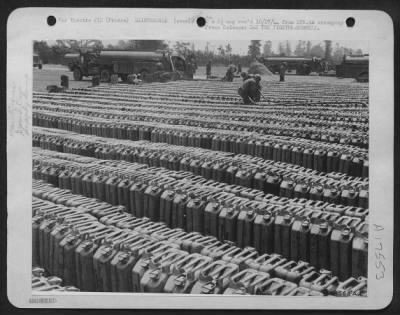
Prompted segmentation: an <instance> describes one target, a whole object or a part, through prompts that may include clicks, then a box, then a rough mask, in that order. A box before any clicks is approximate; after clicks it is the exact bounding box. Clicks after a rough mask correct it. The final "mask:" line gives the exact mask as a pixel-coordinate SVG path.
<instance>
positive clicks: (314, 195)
mask: <svg viewBox="0 0 400 315" xmlns="http://www.w3.org/2000/svg"><path fill="white" fill-rule="evenodd" d="M323 192H324V187H323V186H322V185H320V184H314V185H312V186H311V188H310V191H309V199H310V200H320V201H322V200H323Z"/></svg>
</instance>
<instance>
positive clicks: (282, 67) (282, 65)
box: [279, 62, 286, 82]
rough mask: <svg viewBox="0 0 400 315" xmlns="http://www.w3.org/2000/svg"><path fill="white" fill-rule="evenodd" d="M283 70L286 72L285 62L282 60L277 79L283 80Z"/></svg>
mask: <svg viewBox="0 0 400 315" xmlns="http://www.w3.org/2000/svg"><path fill="white" fill-rule="evenodd" d="M285 72H286V63H285V62H282V64H281V66H280V67H279V81H281V82H283V81H285Z"/></svg>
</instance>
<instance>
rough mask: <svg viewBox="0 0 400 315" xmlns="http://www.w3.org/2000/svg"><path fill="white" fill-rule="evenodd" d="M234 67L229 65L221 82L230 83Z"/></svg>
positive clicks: (234, 70) (233, 74)
mask: <svg viewBox="0 0 400 315" xmlns="http://www.w3.org/2000/svg"><path fill="white" fill-rule="evenodd" d="M235 72H236V67H235V66H234V65H232V64H231V65H229V66H228V69H227V70H226V74H225V76H224V77H223V78H222V81H228V82H232V81H233V78H234V76H235Z"/></svg>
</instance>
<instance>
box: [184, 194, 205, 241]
mask: <svg viewBox="0 0 400 315" xmlns="http://www.w3.org/2000/svg"><path fill="white" fill-rule="evenodd" d="M205 207H206V202H205V200H204V199H200V198H191V199H190V200H189V202H188V203H187V205H186V231H188V232H193V231H196V232H200V233H203V231H204V209H205Z"/></svg>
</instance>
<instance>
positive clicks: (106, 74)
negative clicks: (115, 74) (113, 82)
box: [100, 69, 111, 82]
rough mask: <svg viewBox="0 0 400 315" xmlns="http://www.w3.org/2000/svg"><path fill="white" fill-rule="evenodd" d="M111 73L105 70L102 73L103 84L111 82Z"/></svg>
mask: <svg viewBox="0 0 400 315" xmlns="http://www.w3.org/2000/svg"><path fill="white" fill-rule="evenodd" d="M110 79H111V72H110V70H108V69H103V70H101V72H100V80H101V82H110Z"/></svg>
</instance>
